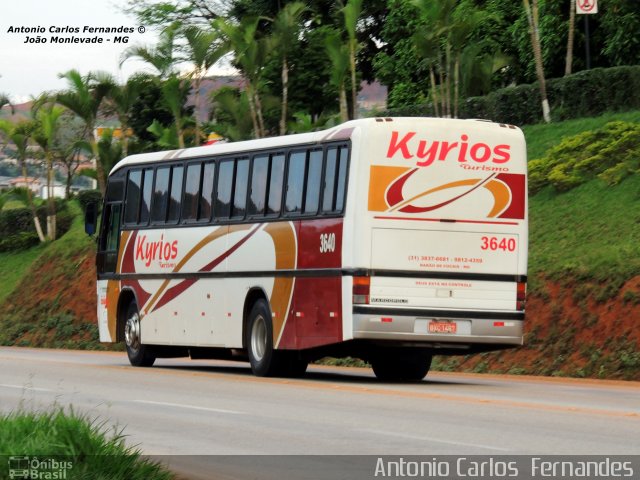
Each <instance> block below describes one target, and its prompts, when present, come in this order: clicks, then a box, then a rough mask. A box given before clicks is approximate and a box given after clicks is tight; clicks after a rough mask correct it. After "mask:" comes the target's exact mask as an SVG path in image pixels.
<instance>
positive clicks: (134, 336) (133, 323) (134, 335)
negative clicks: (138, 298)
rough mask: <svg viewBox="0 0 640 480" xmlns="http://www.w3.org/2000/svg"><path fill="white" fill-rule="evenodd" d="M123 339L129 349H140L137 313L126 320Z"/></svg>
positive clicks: (138, 316)
mask: <svg viewBox="0 0 640 480" xmlns="http://www.w3.org/2000/svg"><path fill="white" fill-rule="evenodd" d="M124 339H125V342H127V346H128V347H129V348H131V349H133V350H137V349H138V347H140V315H138V312H135V313H134V314H133V315H131V316H130V317H129V318H128V319H127V323H126V324H125V326H124Z"/></svg>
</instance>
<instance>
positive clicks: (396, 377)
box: [371, 352, 431, 382]
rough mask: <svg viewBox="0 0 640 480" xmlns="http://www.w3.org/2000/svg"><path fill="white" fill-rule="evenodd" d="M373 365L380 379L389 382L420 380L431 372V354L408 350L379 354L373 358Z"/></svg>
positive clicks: (374, 371)
mask: <svg viewBox="0 0 640 480" xmlns="http://www.w3.org/2000/svg"><path fill="white" fill-rule="evenodd" d="M371 367H372V368H373V373H375V375H376V378H377V379H378V380H382V381H387V382H402V381H404V382H419V381H420V380H422V379H423V378H424V377H426V376H427V373H429V369H430V368H431V355H416V354H413V355H412V354H409V353H407V352H402V353H397V354H394V353H393V352H388V353H387V354H386V355H378V356H376V357H375V358H372V359H371Z"/></svg>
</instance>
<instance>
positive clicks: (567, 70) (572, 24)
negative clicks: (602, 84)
mask: <svg viewBox="0 0 640 480" xmlns="http://www.w3.org/2000/svg"><path fill="white" fill-rule="evenodd" d="M575 30H576V0H571V1H570V2H569V34H568V35H567V59H566V62H565V67H564V74H565V76H567V75H571V70H572V68H573V38H574V36H575Z"/></svg>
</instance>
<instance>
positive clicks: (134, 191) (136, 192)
mask: <svg viewBox="0 0 640 480" xmlns="http://www.w3.org/2000/svg"><path fill="white" fill-rule="evenodd" d="M141 186H142V170H131V171H130V172H129V177H128V179H127V203H126V206H125V210H124V223H126V224H132V223H137V222H138V213H139V210H140V196H141V195H140V194H141V192H140V187H141Z"/></svg>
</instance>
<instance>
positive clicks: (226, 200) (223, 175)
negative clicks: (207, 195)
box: [214, 160, 234, 219]
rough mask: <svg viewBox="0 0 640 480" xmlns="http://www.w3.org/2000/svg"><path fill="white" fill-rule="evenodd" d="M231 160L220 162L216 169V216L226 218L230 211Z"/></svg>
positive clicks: (232, 163) (232, 165)
mask: <svg viewBox="0 0 640 480" xmlns="http://www.w3.org/2000/svg"><path fill="white" fill-rule="evenodd" d="M233 167H234V162H233V160H231V161H229V160H226V161H224V162H220V166H219V169H218V185H217V189H216V192H217V194H216V204H215V207H214V212H215V216H216V218H220V219H227V218H229V214H230V213H231V193H232V192H231V189H232V187H233Z"/></svg>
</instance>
